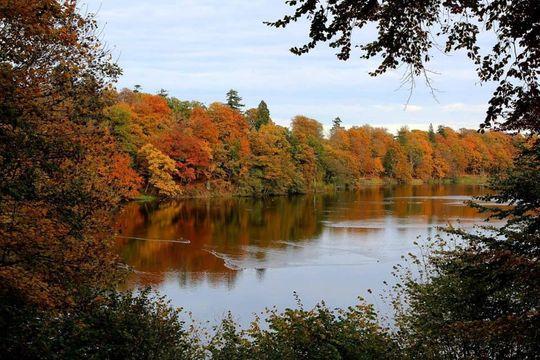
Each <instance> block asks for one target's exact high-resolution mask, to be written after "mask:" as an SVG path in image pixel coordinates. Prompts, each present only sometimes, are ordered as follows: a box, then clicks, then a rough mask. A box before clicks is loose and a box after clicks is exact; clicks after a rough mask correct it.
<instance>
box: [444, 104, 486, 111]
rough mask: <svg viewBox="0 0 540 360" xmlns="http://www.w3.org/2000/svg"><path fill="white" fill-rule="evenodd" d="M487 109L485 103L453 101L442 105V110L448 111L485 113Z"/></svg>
mask: <svg viewBox="0 0 540 360" xmlns="http://www.w3.org/2000/svg"><path fill="white" fill-rule="evenodd" d="M486 109H487V105H484V104H464V103H452V104H446V105H443V106H441V110H442V111H446V112H456V111H459V112H470V113H484V112H485V111H486Z"/></svg>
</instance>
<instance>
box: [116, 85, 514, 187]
mask: <svg viewBox="0 0 540 360" xmlns="http://www.w3.org/2000/svg"><path fill="white" fill-rule="evenodd" d="M109 96H111V97H112V99H110V100H112V101H113V103H114V104H113V105H112V106H109V107H107V108H106V109H105V115H106V117H107V118H108V119H109V121H110V125H111V128H112V131H113V134H114V137H115V138H116V139H117V142H118V143H119V144H120V146H121V149H122V150H123V151H124V152H125V153H126V154H129V155H130V156H131V159H132V167H133V169H134V170H136V172H137V173H138V176H137V178H136V179H133V180H134V181H135V182H139V184H140V185H141V189H142V190H143V192H145V193H153V194H158V195H160V196H163V197H176V196H189V195H201V194H212V193H219V194H222V193H224V192H225V193H232V194H239V195H269V194H287V193H306V192H312V191H317V190H320V189H324V188H325V187H338V188H354V187H355V186H357V185H359V184H361V183H362V182H363V181H364V180H365V179H382V178H385V179H391V180H393V181H397V182H411V181H413V180H414V179H418V180H422V181H429V180H439V179H456V178H458V177H460V176H463V175H487V174H492V173H494V172H497V171H500V170H503V169H507V168H509V167H510V166H511V164H512V159H513V157H514V155H515V151H516V146H515V145H516V142H517V141H519V139H518V138H515V137H511V136H509V135H507V134H504V133H501V132H486V133H483V134H481V133H478V132H477V131H474V130H466V129H462V130H460V131H459V132H456V131H454V130H452V129H451V128H449V127H443V126H439V128H438V129H437V131H434V129H433V128H432V127H431V126H430V130H429V131H427V132H426V131H421V130H409V129H407V128H406V127H404V128H402V129H401V130H400V131H399V132H398V134H397V136H393V135H392V134H390V133H389V132H388V131H387V130H385V129H383V128H374V127H371V126H369V125H364V126H361V127H358V126H354V127H351V128H349V129H346V128H344V127H343V126H341V120H340V119H339V118H336V119H335V120H334V124H333V127H332V129H331V130H330V133H329V134H325V133H324V131H323V126H322V124H321V123H320V122H318V121H316V120H314V119H310V118H308V117H305V116H296V117H294V118H293V119H292V122H291V126H290V129H289V128H286V127H283V126H279V125H277V124H275V123H274V122H273V121H272V119H271V117H270V111H269V109H268V106H267V105H266V103H265V102H264V101H261V102H260V104H259V106H258V107H257V108H252V109H248V110H246V111H242V110H241V108H242V107H243V105H242V104H241V100H242V99H241V98H240V96H239V95H238V93H237V92H236V91H235V90H231V91H229V92H228V93H227V102H226V103H219V102H215V103H212V104H210V105H209V106H206V105H204V104H202V103H200V102H196V101H182V100H179V99H177V98H175V97H169V96H168V95H167V93H166V92H165V91H161V92H160V93H159V94H158V95H151V94H146V93H142V92H140V91H139V89H138V87H136V89H135V90H133V91H131V90H128V89H124V90H122V91H120V92H115V91H112V92H111V93H110V94H109Z"/></svg>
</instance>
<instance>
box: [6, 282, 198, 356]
mask: <svg viewBox="0 0 540 360" xmlns="http://www.w3.org/2000/svg"><path fill="white" fill-rule="evenodd" d="M10 310H11V309H10ZM180 311H181V310H180V309H176V310H175V309H173V308H172V307H170V305H169V303H168V302H166V301H165V300H164V299H163V298H159V297H157V296H156V295H152V294H151V293H150V291H149V290H148V289H145V290H143V291H142V292H141V293H140V294H138V295H133V294H132V293H131V292H129V293H120V292H117V291H100V292H98V293H94V292H91V293H88V294H86V295H85V297H84V298H83V299H80V300H79V302H78V304H77V305H76V306H75V307H72V308H70V309H69V310H65V311H56V312H53V311H43V310H36V309H34V308H28V309H27V308H25V309H17V311H16V312H14V311H11V312H10V314H9V316H11V317H12V318H11V319H10V320H11V322H10V323H9V324H2V328H3V329H5V330H7V331H6V332H4V336H2V338H1V339H0V346H1V347H2V354H3V356H4V357H5V358H10V359H12V358H18V359H80V358H85V359H195V358H197V357H199V354H200V353H201V350H200V348H199V347H198V344H197V340H196V339H194V338H192V337H191V334H190V333H189V329H186V326H185V324H184V322H182V321H180V320H179V313H180ZM6 312H8V309H7V308H3V309H2V313H4V314H5V313H6ZM2 318H3V319H5V317H4V316H2Z"/></svg>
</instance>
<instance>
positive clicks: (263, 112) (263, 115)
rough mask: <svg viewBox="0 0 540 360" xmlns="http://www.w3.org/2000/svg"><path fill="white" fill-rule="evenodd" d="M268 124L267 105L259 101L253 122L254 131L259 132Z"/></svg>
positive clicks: (268, 113)
mask: <svg viewBox="0 0 540 360" xmlns="http://www.w3.org/2000/svg"><path fill="white" fill-rule="evenodd" d="M269 122H270V110H268V105H266V103H265V102H264V100H261V102H260V103H259V106H257V118H256V120H255V124H254V125H255V129H257V130H259V129H260V128H261V126H263V125H266V124H268V123H269Z"/></svg>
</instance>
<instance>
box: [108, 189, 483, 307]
mask: <svg viewBox="0 0 540 360" xmlns="http://www.w3.org/2000/svg"><path fill="white" fill-rule="evenodd" d="M485 191H486V190H485V189H484V188H483V187H481V186H470V185H469V186H467V185H419V186H395V187H366V188H363V189H361V190H359V191H357V192H354V193H352V192H347V193H345V192H343V193H335V194H325V195H309V196H296V197H289V198H287V197H274V198H268V199H245V198H234V199H205V200H201V199H195V200H182V201H175V202H169V203H159V204H158V203H155V204H142V205H140V204H130V205H128V206H127V207H126V209H125V210H124V212H123V213H122V214H121V216H120V219H119V227H120V229H121V237H119V238H118V243H117V246H118V251H119V252H120V254H121V256H122V257H123V259H124V260H125V261H126V263H128V264H129V265H131V266H132V267H133V268H134V269H136V270H137V272H136V273H135V274H134V276H133V277H132V279H131V282H130V284H129V285H130V286H133V285H137V284H144V285H152V286H154V287H157V288H160V289H161V290H162V291H164V292H165V293H166V294H168V295H170V296H171V297H172V298H173V301H174V302H177V303H178V304H179V305H186V303H187V305H188V306H190V309H191V308H193V307H195V309H196V308H197V306H201V308H200V312H201V314H202V315H201V316H202V317H205V316H206V315H207V313H212V311H214V315H215V312H216V310H217V311H218V312H219V311H221V310H227V309H231V310H235V309H234V307H238V306H240V305H239V303H241V302H242V301H244V302H246V303H244V304H243V305H242V306H245V307H246V309H247V310H245V311H246V313H248V312H252V311H256V310H257V309H259V308H261V307H262V306H261V303H265V301H266V302H268V304H275V303H276V302H278V303H279V300H280V299H281V298H280V297H281V296H287V297H290V294H291V290H296V291H298V290H299V289H304V290H305V292H306V293H310V294H312V296H313V297H314V301H318V300H320V299H322V298H324V296H325V295H326V294H325V292H326V291H327V290H328V289H329V288H332V290H331V291H333V293H332V295H330V296H335V298H336V302H337V303H338V304H336V305H342V304H341V303H340V301H339V300H342V301H341V302H342V303H344V304H346V305H349V304H351V303H353V302H354V298H355V296H356V295H358V289H360V288H362V286H358V287H356V285H352V284H351V278H349V276H351V277H357V278H361V279H364V280H362V281H363V283H364V285H366V286H367V285H373V284H371V283H372V282H374V281H379V280H380V279H381V275H380V274H382V273H385V274H386V273H389V272H390V268H391V264H393V263H395V262H396V261H398V260H399V257H400V256H401V255H402V254H404V253H407V252H408V251H410V250H411V247H412V242H413V241H414V240H415V238H416V237H417V236H428V235H432V234H433V233H434V232H435V231H437V227H438V226H441V225H445V224H448V223H455V222H456V221H457V219H461V221H462V223H461V226H471V225H472V224H474V223H477V222H479V221H480V220H481V219H482V218H483V217H484V215H479V214H478V213H477V212H476V211H475V210H474V209H472V208H469V207H467V206H464V205H463V201H464V200H468V199H470V198H471V197H472V196H476V195H479V194H482V193H484V192H485ZM138 238H139V239H138ZM140 239H148V240H140ZM169 241H172V242H169ZM345 279H347V280H345ZM284 282H285V283H286V286H284V284H283V283H284ZM351 287H353V288H354V290H350V291H349V290H348V288H351ZM256 288H257V289H259V293H255V292H254V291H255V290H254V289H256ZM337 288H340V289H342V290H343V291H342V292H341V293H340V292H339V291H338V292H336V289H337ZM182 289H184V290H182ZM353 291H354V292H353ZM280 292H282V293H283V294H281V295H280ZM212 294H213V295H215V296H220V297H221V299H224V298H227V299H228V300H227V301H225V304H224V305H223V307H222V308H220V307H217V308H216V305H215V304H214V303H213V302H212V300H211V299H206V300H205V301H207V303H206V304H204V305H200V303H201V301H202V300H201V297H205V296H212ZM353 294H355V295H354V296H353ZM263 296H266V297H265V298H264V301H263ZM351 296H352V297H351ZM248 298H251V299H252V300H251V301H247V299H248ZM268 298H270V299H271V298H273V300H268ZM342 298H343V299H342ZM345 298H346V299H345ZM270 301H274V302H270ZM192 303H193V304H192ZM285 303H286V301H285ZM265 305H266V304H265ZM226 306H228V307H226Z"/></svg>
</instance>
